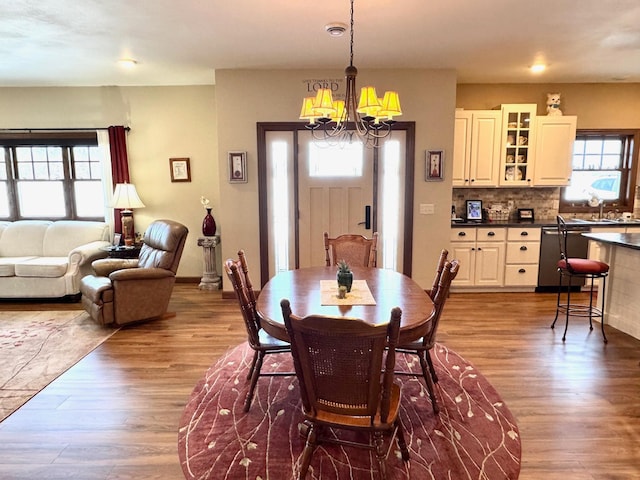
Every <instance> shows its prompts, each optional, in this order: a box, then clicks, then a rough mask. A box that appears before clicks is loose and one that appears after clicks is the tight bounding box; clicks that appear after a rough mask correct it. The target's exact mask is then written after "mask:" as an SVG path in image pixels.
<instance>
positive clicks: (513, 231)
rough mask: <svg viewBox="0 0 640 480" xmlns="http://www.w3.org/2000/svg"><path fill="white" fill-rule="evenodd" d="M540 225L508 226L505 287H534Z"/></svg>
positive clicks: (535, 283)
mask: <svg viewBox="0 0 640 480" xmlns="http://www.w3.org/2000/svg"><path fill="white" fill-rule="evenodd" d="M540 237H541V229H540V227H509V228H508V229H507V254H506V260H505V263H506V265H505V273H504V285H505V287H535V286H536V285H537V284H538V263H539V260H540Z"/></svg>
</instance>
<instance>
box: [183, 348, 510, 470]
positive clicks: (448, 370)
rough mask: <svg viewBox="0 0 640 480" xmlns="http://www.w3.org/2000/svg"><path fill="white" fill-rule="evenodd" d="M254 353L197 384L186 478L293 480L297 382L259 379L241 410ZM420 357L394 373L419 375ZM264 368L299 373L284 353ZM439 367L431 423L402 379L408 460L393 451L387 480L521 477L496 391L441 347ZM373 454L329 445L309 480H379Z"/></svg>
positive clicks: (419, 388) (225, 360)
mask: <svg viewBox="0 0 640 480" xmlns="http://www.w3.org/2000/svg"><path fill="white" fill-rule="evenodd" d="M252 355H253V351H252V350H251V349H250V348H249V346H248V345H247V344H246V343H245V344H242V345H239V346H237V347H235V348H232V349H230V350H228V351H227V352H226V353H225V355H223V357H221V358H220V359H219V360H218V361H217V362H216V363H215V364H214V365H213V366H212V367H211V368H210V369H209V370H208V371H207V372H206V375H205V376H204V378H203V379H202V380H201V381H200V382H198V384H197V385H196V386H195V388H194V390H193V392H192V394H191V398H190V399H189V402H188V404H187V406H186V408H185V410H184V412H183V415H182V419H181V422H180V429H179V434H178V451H179V455H180V461H181V465H182V469H183V472H184V475H185V478H187V479H189V480H192V479H193V480H195V479H198V480H206V479H222V478H228V479H236V478H247V479H260V480H267V479H278V480H282V479H291V478H296V473H297V464H298V460H299V458H300V455H301V453H302V450H303V447H304V440H303V439H302V438H301V437H300V435H299V433H298V424H299V423H300V422H301V421H302V420H303V415H302V412H301V402H300V395H299V391H298V382H297V380H296V379H295V377H261V378H260V379H259V380H258V386H257V388H256V395H255V398H254V400H253V403H252V405H251V410H250V411H249V412H248V413H246V414H245V413H244V412H243V410H242V407H243V403H244V398H245V395H246V393H247V388H248V385H249V382H248V381H247V380H246V375H247V372H248V369H249V366H250V364H251V359H252ZM416 358H417V357H415V356H411V355H406V356H403V355H398V365H397V368H399V369H400V368H405V369H406V368H411V369H412V371H416V372H417V371H419V370H420V366H419V364H418V362H417V360H416ZM267 360H268V362H266V363H265V365H264V366H263V371H266V370H273V371H293V366H292V364H291V357H290V355H288V354H279V355H277V356H268V357H267ZM433 360H434V364H435V368H436V371H437V374H438V377H439V380H440V381H439V382H438V384H437V386H436V395H437V398H438V399H439V406H440V414H439V416H435V415H434V414H433V410H432V407H431V402H430V400H429V395H428V394H427V392H426V389H425V388H424V383H423V381H421V380H420V379H419V378H415V377H407V376H400V377H396V381H397V382H399V383H401V384H402V407H401V413H400V418H401V421H402V424H403V427H404V431H405V439H406V441H407V444H408V446H409V452H410V455H411V460H410V462H409V464H403V462H402V461H401V460H400V457H399V451H397V445H395V444H394V447H393V449H392V451H391V454H390V455H389V457H388V459H387V473H388V478H389V479H393V480H395V479H412V480H416V479H447V480H449V479H455V480H464V479H477V480H498V479H501V480H503V479H517V478H518V475H519V472H520V455H521V444H520V435H519V431H518V427H517V425H516V421H515V419H514V417H513V415H512V414H511V412H510V411H509V409H508V408H507V406H506V405H505V404H504V402H503V401H502V400H501V398H500V396H499V394H498V393H497V392H496V390H495V389H494V388H493V387H492V386H491V385H490V384H489V382H488V381H487V380H486V379H485V378H484V377H483V376H482V375H481V374H480V372H478V371H477V370H476V369H475V367H473V365H471V364H469V363H468V362H467V361H466V360H464V359H463V358H462V357H460V356H459V355H458V354H457V353H455V352H454V351H452V350H449V349H447V348H446V347H444V346H443V345H436V348H435V349H434V352H433ZM376 470H377V465H376V460H375V457H374V456H373V455H372V454H370V453H369V452H368V451H366V450H363V449H359V448H349V447H343V446H335V445H327V444H323V445H321V446H319V447H318V448H317V449H316V450H315V452H314V454H313V457H312V461H311V468H310V469H309V473H308V475H307V478H308V479H322V480H333V479H336V480H337V479H353V480H358V479H369V480H371V479H372V478H377V477H376V474H375V473H372V472H375V471H376Z"/></svg>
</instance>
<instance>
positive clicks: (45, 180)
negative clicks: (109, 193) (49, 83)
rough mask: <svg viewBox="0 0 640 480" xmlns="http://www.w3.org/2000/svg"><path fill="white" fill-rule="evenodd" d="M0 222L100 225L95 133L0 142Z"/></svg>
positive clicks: (101, 213) (30, 136) (19, 137)
mask: <svg viewBox="0 0 640 480" xmlns="http://www.w3.org/2000/svg"><path fill="white" fill-rule="evenodd" d="M0 147H1V148H2V150H1V151H0V155H1V159H0V219H3V220H18V219H57V220H60V219H70V220H79V219H81V220H104V194H103V186H102V164H101V162H102V150H101V149H100V148H99V147H98V143H97V138H96V134H95V133H80V132H76V133H73V135H70V134H69V133H61V134H44V133H43V134H40V135H38V134H24V135H10V136H9V135H8V134H3V135H2V136H1V137H0Z"/></svg>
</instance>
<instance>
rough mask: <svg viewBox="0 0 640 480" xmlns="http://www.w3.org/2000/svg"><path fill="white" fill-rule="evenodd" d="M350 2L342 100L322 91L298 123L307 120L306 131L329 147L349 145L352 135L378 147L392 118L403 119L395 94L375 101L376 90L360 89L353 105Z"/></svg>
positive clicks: (306, 104) (307, 100)
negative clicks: (348, 41) (333, 144)
mask: <svg viewBox="0 0 640 480" xmlns="http://www.w3.org/2000/svg"><path fill="white" fill-rule="evenodd" d="M353 2H354V0H351V11H350V15H351V23H350V34H351V39H350V43H349V53H350V56H349V66H348V67H347V68H346V69H345V71H344V74H345V78H346V91H345V96H344V100H335V101H334V100H333V95H332V93H331V90H330V89H328V88H321V89H319V90H318V92H317V94H316V96H315V97H306V98H304V99H303V101H302V110H301V111H300V119H301V120H308V121H309V124H308V125H307V128H308V129H310V130H311V132H312V134H313V137H314V138H315V139H316V140H324V141H327V142H329V143H335V144H339V143H343V142H348V143H350V142H351V141H352V140H353V138H354V134H355V135H357V137H358V138H360V139H361V140H362V142H363V143H364V144H365V146H367V147H377V146H378V140H379V139H381V138H384V137H387V136H388V135H389V134H390V133H391V127H392V125H393V124H394V123H395V120H393V117H397V116H398V115H402V109H401V108H400V98H399V96H398V92H394V91H387V92H385V94H384V96H383V98H378V95H377V93H376V89H375V87H372V86H366V87H362V88H361V89H360V100H359V102H357V103H356V75H357V74H358V70H357V69H356V67H354V66H353Z"/></svg>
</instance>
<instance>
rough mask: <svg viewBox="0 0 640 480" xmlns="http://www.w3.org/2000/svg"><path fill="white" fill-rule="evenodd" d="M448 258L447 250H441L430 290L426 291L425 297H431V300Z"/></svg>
mask: <svg viewBox="0 0 640 480" xmlns="http://www.w3.org/2000/svg"><path fill="white" fill-rule="evenodd" d="M448 256H449V250H447V249H445V248H443V249H442V250H441V251H440V257H438V264H437V266H436V273H435V275H434V276H433V282H432V283H431V288H430V289H429V290H426V292H427V295H429V297H431V299H432V300H433V296H434V294H435V293H436V291H437V289H438V285H439V284H440V277H441V276H442V271H443V270H444V265H445V263H447V257H448Z"/></svg>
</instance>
